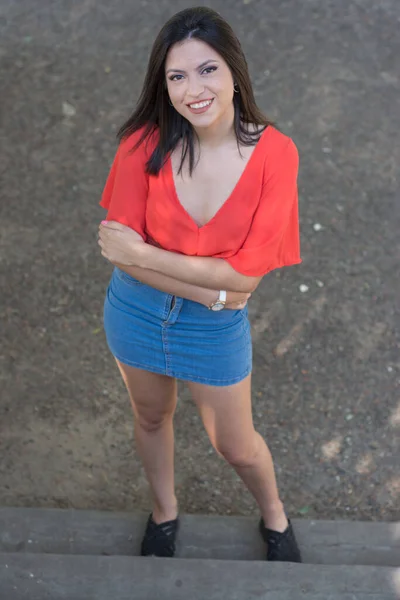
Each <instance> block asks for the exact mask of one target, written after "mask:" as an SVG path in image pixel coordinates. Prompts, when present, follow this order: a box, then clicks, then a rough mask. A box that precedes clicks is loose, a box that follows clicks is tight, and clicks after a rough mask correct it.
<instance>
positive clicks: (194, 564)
mask: <svg viewBox="0 0 400 600" xmlns="http://www.w3.org/2000/svg"><path fill="white" fill-rule="evenodd" d="M0 598H1V599H2V600H47V599H48V600H110V599H115V600H159V599H160V600H161V599H162V600H228V599H229V600H253V599H254V600H255V599H257V600H399V598H400V572H399V569H395V568H393V567H372V566H370V567H365V566H359V565H351V566H348V565H309V564H302V565H299V564H294V563H268V562H264V561H263V562H261V561H252V562H247V561H229V560H227V561H222V560H203V559H199V560H192V559H178V558H174V559H160V558H141V557H128V556H71V555H45V554H27V553H11V554H0Z"/></svg>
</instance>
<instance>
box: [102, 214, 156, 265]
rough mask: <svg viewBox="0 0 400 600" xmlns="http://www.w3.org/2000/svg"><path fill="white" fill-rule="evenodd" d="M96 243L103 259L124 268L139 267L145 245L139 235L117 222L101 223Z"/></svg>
mask: <svg viewBox="0 0 400 600" xmlns="http://www.w3.org/2000/svg"><path fill="white" fill-rule="evenodd" d="M98 241H99V246H100V248H101V254H102V255H103V256H104V258H106V259H107V260H109V261H110V262H111V263H113V264H115V263H117V264H120V265H125V266H139V263H140V254H141V252H143V249H144V246H145V245H146V244H145V241H144V240H143V238H142V236H141V235H140V234H139V233H137V232H136V231H134V230H133V229H131V228H130V227H127V226H126V225H121V223H118V222H117V221H102V222H101V224H100V226H99V240H98Z"/></svg>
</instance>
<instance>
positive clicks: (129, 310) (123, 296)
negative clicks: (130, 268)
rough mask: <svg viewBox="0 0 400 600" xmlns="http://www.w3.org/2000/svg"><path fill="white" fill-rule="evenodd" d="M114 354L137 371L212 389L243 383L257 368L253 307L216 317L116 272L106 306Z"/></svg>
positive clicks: (216, 315)
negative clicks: (251, 318)
mask: <svg viewBox="0 0 400 600" xmlns="http://www.w3.org/2000/svg"><path fill="white" fill-rule="evenodd" d="M104 329H105V334H106V338H107V343H108V346H109V348H110V351H111V353H112V354H113V355H114V356H115V358H116V359H118V361H120V362H121V363H124V364H126V365H130V366H132V367H136V368H139V369H144V370H146V371H151V372H153V373H161V374H163V375H168V376H170V377H176V378H177V379H181V380H186V381H195V382H198V383H203V384H206V385H214V386H227V385H232V384H234V383H238V382H239V381H241V380H242V379H244V378H245V377H247V375H249V373H250V372H251V368H252V343H251V333H250V324H249V318H248V310H247V306H246V308H244V309H243V310H222V311H219V312H213V311H211V310H209V309H208V308H207V307H206V306H203V305H202V304H199V303H197V302H192V301H191V300H185V299H183V298H180V297H178V296H173V295H171V294H167V293H165V292H160V291H159V290H156V289H154V288H152V287H150V286H148V285H145V284H143V283H141V282H140V281H138V280H137V279H134V278H133V277H131V276H130V275H127V274H126V273H125V272H124V271H121V270H120V269H118V268H115V269H114V271H113V274H112V277H111V281H110V283H109V285H108V288H107V293H106V297H105V302H104Z"/></svg>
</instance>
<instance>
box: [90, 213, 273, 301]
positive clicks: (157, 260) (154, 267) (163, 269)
mask: <svg viewBox="0 0 400 600" xmlns="http://www.w3.org/2000/svg"><path fill="white" fill-rule="evenodd" d="M99 244H100V246H101V248H102V255H103V256H104V257H105V258H107V259H108V260H109V261H110V262H111V263H113V264H117V263H119V264H122V265H126V266H134V267H140V268H141V269H147V270H150V271H156V272H157V273H161V274H163V275H167V276H168V277H172V278H173V279H178V280H179V281H182V282H183V283H189V284H191V285H195V286H198V287H202V288H207V289H210V290H226V291H227V292H244V293H251V292H253V291H254V290H255V289H256V287H257V286H258V284H259V282H260V281H261V277H249V276H247V275H242V274H241V273H239V272H238V271H235V269H234V268H233V267H231V265H230V264H229V263H227V262H226V261H225V260H224V259H223V258H212V257H207V256H204V257H203V256H187V255H185V254H179V253H178V252H170V251H169V250H163V249H161V248H156V247H155V246H152V245H150V244H146V243H145V242H144V240H143V238H142V236H141V235H140V234H138V233H136V231H134V230H133V229H130V228H129V227H127V226H126V225H122V224H121V223H118V222H116V221H103V222H102V223H101V225H100V228H99Z"/></svg>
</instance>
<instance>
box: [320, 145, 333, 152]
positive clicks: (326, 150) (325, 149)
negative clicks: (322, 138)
mask: <svg viewBox="0 0 400 600" xmlns="http://www.w3.org/2000/svg"><path fill="white" fill-rule="evenodd" d="M322 152H324V154H330V153H331V152H332V149H331V148H328V146H324V147H323V148H322Z"/></svg>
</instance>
